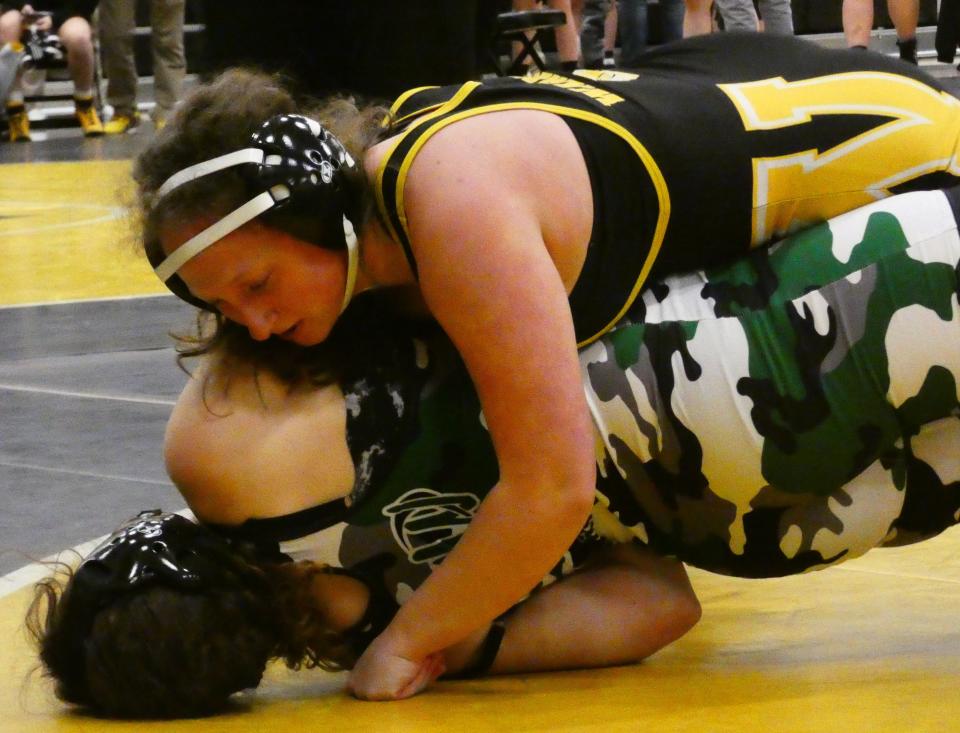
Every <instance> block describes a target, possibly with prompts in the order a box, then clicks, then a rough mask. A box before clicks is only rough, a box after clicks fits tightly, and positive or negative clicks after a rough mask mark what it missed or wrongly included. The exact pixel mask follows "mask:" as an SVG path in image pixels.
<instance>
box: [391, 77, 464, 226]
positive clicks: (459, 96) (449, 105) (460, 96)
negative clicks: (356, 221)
mask: <svg viewBox="0 0 960 733" xmlns="http://www.w3.org/2000/svg"><path fill="white" fill-rule="evenodd" d="M479 86H481V84H480V82H478V81H468V82H466V83H465V84H464V85H463V86H461V87H460V88H459V89H458V90H457V92H456V94H454V95H453V96H452V97H450V99H448V100H447V101H446V102H444V103H443V104H441V105H440V106H439V107H437V109H435V110H434V111H433V112H430V113H428V114H425V115H424V116H423V117H421V118H420V119H418V120H415V121H414V122H412V123H411V124H410V126H409V127H408V128H407V129H406V130H404V131H403V132H402V133H400V134H399V135H398V136H397V140H396V142H395V143H393V145H391V146H390V149H389V150H388V151H387V152H386V154H385V155H384V156H383V158H382V159H381V161H380V165H379V167H378V170H377V185H376V187H375V190H374V194H375V195H376V197H377V206H379V207H380V211H381V213H382V214H383V217H382V218H383V221H384V223H385V224H386V227H387V230H388V232H387V233H388V234H389V235H390V237H391V238H392V239H393V240H394V241H395V242H397V243H399V242H400V237H399V236H398V235H397V230H396V229H394V227H393V222H392V221H390V216H389V215H388V213H387V206H386V202H385V201H384V200H383V175H384V173H385V172H386V170H387V164H388V163H389V162H390V159H391V158H392V157H393V152H394V151H395V150H396V149H397V147H398V146H399V145H400V143H402V142H403V141H404V140H405V139H406V137H407V135H408V134H409V133H410V132H412V131H413V130H415V129H417V128H418V127H419V126H420V125H423V124H425V123H427V122H428V121H430V120H432V119H434V118H435V117H438V116H439V115H442V114H445V113H446V112H448V111H449V110H451V109H453V108H454V107H456V106H457V105H459V104H460V103H461V102H462V101H463V100H464V99H465V98H466V97H467V95H468V94H470V92H472V91H473V90H474V89H476V88H477V87H479ZM429 88H430V87H420V89H421V90H422V89H429ZM412 91H417V90H416V89H414V90H412ZM405 93H406V92H405ZM400 96H401V97H403V95H402V94H401V95H400ZM394 104H396V102H394ZM404 229H406V227H404Z"/></svg>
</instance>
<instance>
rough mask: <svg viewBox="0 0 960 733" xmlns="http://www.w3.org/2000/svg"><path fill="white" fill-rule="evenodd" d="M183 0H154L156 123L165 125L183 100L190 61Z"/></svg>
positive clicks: (151, 19)
mask: <svg viewBox="0 0 960 733" xmlns="http://www.w3.org/2000/svg"><path fill="white" fill-rule="evenodd" d="M185 6H186V3H185V2H184V0H153V1H152V4H151V7H150V24H151V25H152V26H153V77H154V82H155V85H156V86H155V90H156V101H157V106H156V110H155V111H154V114H153V120H154V124H156V125H159V126H163V124H165V123H166V120H167V118H168V117H169V116H170V113H171V112H172V111H173V107H174V105H175V104H176V103H177V100H178V99H180V92H181V88H182V87H183V77H184V75H185V74H186V71H187V62H186V57H185V55H184V50H183V19H184V12H185Z"/></svg>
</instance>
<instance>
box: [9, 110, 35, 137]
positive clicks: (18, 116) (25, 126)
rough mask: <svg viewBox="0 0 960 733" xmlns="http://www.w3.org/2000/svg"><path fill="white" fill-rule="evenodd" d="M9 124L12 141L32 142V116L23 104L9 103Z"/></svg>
mask: <svg viewBox="0 0 960 733" xmlns="http://www.w3.org/2000/svg"><path fill="white" fill-rule="evenodd" d="M7 125H8V126H9V127H10V142H12V143H16V142H24V143H28V142H30V118H29V117H28V116H27V109H26V107H24V106H23V105H22V104H8V105H7Z"/></svg>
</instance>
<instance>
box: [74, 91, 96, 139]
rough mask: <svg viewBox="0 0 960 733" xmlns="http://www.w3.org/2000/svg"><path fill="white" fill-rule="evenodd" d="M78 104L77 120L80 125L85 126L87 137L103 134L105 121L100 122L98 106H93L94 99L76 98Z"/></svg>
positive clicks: (75, 101)
mask: <svg viewBox="0 0 960 733" xmlns="http://www.w3.org/2000/svg"><path fill="white" fill-rule="evenodd" d="M73 101H74V103H75V104H76V106H77V111H76V115H77V120H78V121H79V122H80V127H82V128H83V134H84V135H85V136H86V137H96V136H98V135H102V134H103V123H101V122H100V115H98V114H97V109H96V107H94V106H93V100H92V99H74V100H73Z"/></svg>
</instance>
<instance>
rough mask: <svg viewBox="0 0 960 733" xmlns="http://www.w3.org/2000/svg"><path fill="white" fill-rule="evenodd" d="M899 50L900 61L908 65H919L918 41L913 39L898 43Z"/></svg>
mask: <svg viewBox="0 0 960 733" xmlns="http://www.w3.org/2000/svg"><path fill="white" fill-rule="evenodd" d="M897 50H898V51H900V60H901V61H906V62H907V63H908V64H913V65H914V66H916V65H917V63H918V60H917V39H916V38H911V39H910V40H908V41H897Z"/></svg>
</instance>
